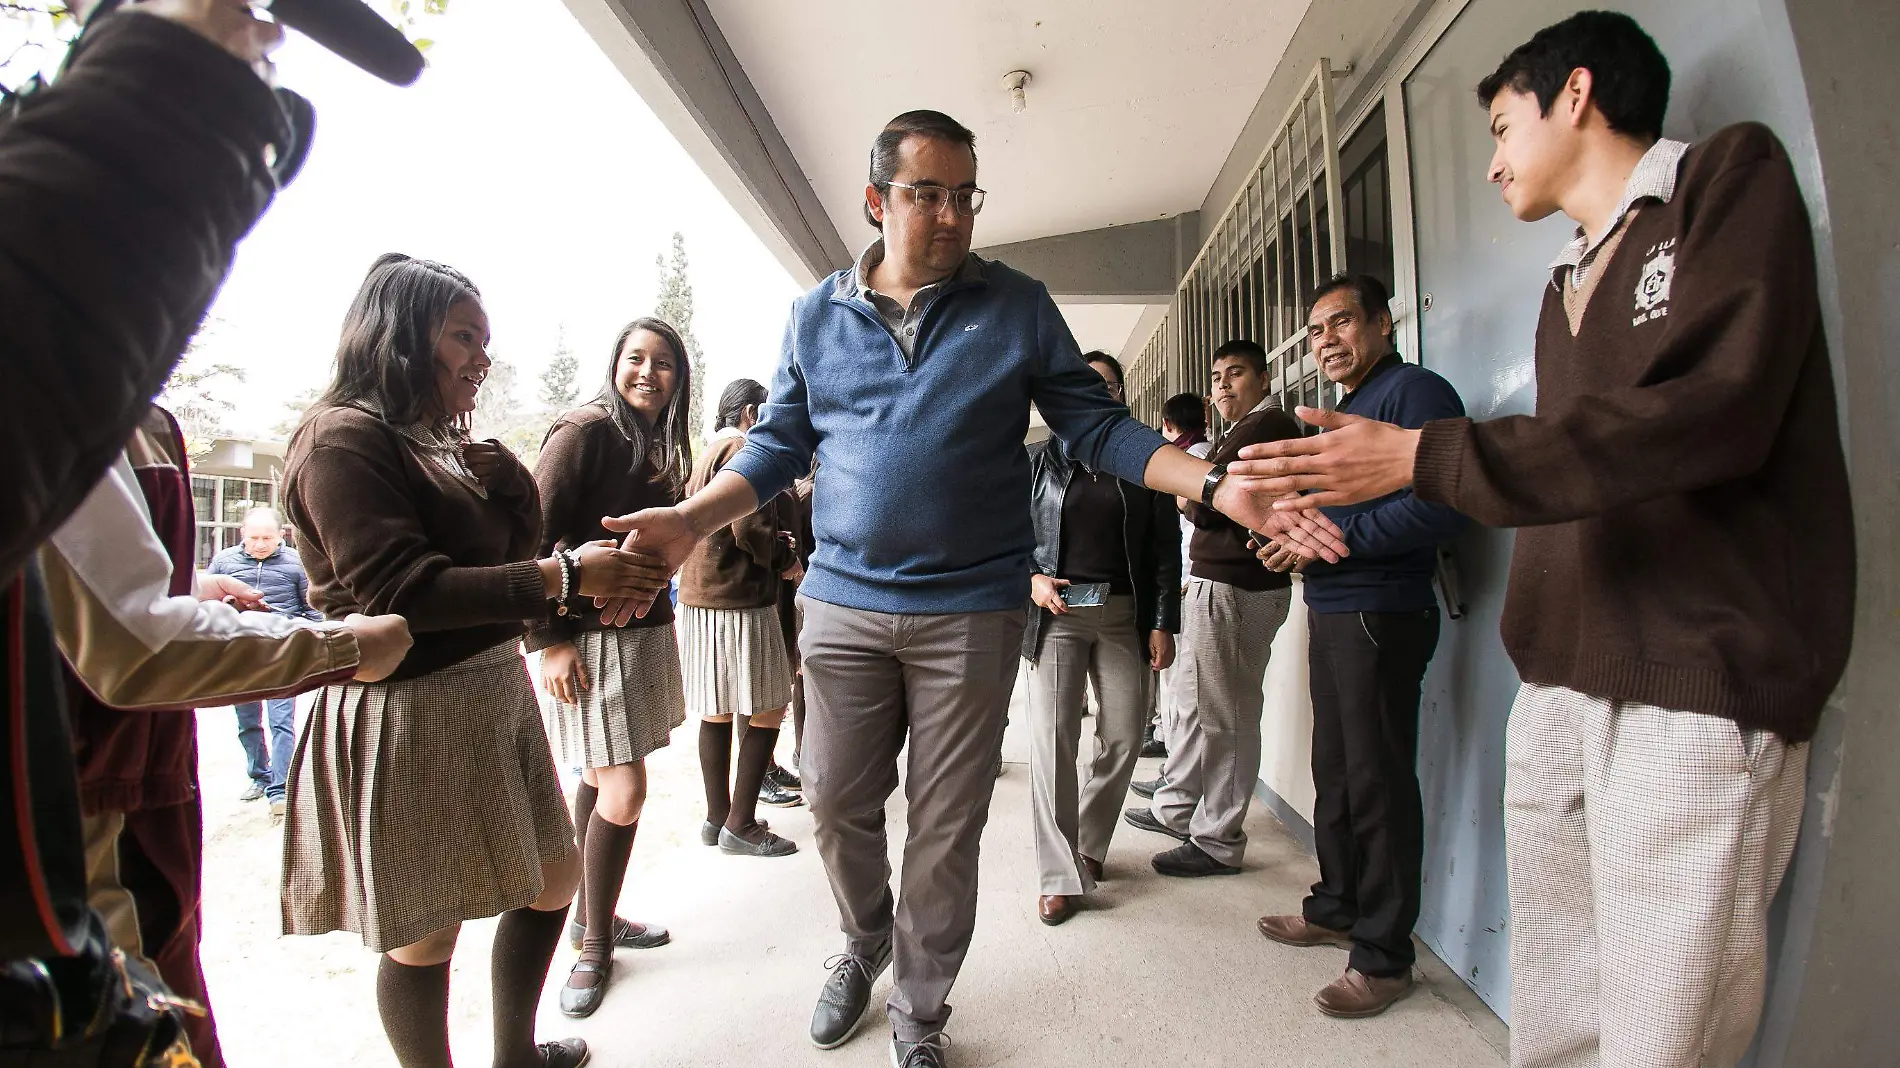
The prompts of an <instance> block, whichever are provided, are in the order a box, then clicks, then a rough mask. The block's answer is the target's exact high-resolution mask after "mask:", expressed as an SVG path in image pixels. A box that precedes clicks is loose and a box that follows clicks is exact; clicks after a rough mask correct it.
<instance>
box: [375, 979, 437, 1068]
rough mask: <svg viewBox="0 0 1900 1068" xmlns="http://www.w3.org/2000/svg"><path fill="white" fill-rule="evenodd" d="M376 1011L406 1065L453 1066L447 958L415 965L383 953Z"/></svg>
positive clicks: (404, 1067)
mask: <svg viewBox="0 0 1900 1068" xmlns="http://www.w3.org/2000/svg"><path fill="white" fill-rule="evenodd" d="M376 1011H377V1013H378V1014H380V1015H381V1016H382V1018H383V1034H385V1035H388V1036H389V1048H390V1049H392V1050H394V1051H395V1053H396V1063H397V1064H399V1065H402V1068H450V1060H449V965H448V962H447V961H444V962H442V963H441V964H424V965H421V966H416V965H409V964H399V963H397V962H396V961H395V959H394V958H392V957H390V956H389V955H388V954H384V955H383V959H382V963H380V964H378V965H377V967H376Z"/></svg>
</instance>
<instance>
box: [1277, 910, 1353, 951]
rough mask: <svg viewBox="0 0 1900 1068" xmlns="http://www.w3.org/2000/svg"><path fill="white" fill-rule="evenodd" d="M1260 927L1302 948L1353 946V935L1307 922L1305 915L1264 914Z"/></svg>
mask: <svg viewBox="0 0 1900 1068" xmlns="http://www.w3.org/2000/svg"><path fill="white" fill-rule="evenodd" d="M1259 927H1260V933H1261V934H1263V935H1266V936H1267V937H1268V938H1271V939H1273V940H1274V941H1275V942H1279V943H1281V944H1282V945H1288V946H1299V947H1300V948H1302V949H1305V948H1307V947H1309V946H1338V947H1339V948H1341V949H1351V948H1352V936H1351V935H1349V934H1347V933H1346V932H1344V931H1335V930H1333V929H1332V928H1330V927H1321V926H1320V925H1319V924H1317V923H1307V922H1306V917H1304V916H1262V917H1260V923H1259Z"/></svg>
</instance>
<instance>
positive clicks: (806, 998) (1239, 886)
mask: <svg viewBox="0 0 1900 1068" xmlns="http://www.w3.org/2000/svg"><path fill="white" fill-rule="evenodd" d="M1021 698H1022V694H1021V687H1020V686H1019V687H1018V693H1017V706H1018V707H1017V709H1016V712H1015V714H1014V715H1013V716H1012V722H1013V724H1014V726H1012V728H1011V730H1010V732H1009V735H1008V737H1007V739H1006V741H1005V745H1004V756H1005V759H1006V760H1007V761H1008V762H1009V763H1008V769H1007V771H1006V773H1005V775H1004V776H1003V778H1002V779H1000V780H998V782H997V786H996V796H995V802H994V805H993V807H992V809H991V820H990V823H989V827H988V830H987V832H986V833H985V836H984V842H983V845H984V850H983V860H982V892H981V903H980V906H979V912H978V922H977V931H976V938H975V942H974V944H973V945H972V946H971V949H970V954H969V958H968V960H967V961H966V963H965V965H964V968H963V973H962V976H961V979H960V980H959V982H958V985H957V988H956V991H955V992H954V994H953V995H952V1002H953V1004H954V1005H955V1007H956V1013H955V1016H954V1018H953V1019H952V1020H951V1022H950V1025H949V1027H948V1031H949V1033H950V1035H951V1037H952V1039H953V1041H954V1043H955V1044H954V1047H953V1050H952V1055H951V1063H952V1064H954V1065H957V1066H959V1068H976V1066H979V1065H984V1066H987V1065H1028V1066H1036V1068H1059V1066H1066V1065H1097V1064H1101V1065H1143V1066H1149V1065H1169V1066H1173V1065H1225V1064H1247V1065H1259V1066H1301V1068H1306V1066H1314V1068H1318V1066H1326V1068H1350V1066H1359V1065H1405V1066H1407V1068H1492V1066H1497V1065H1502V1064H1504V1062H1505V1057H1504V1049H1505V1034H1504V1029H1503V1026H1502V1025H1501V1024H1500V1023H1499V1022H1498V1021H1497V1019H1496V1017H1495V1016H1492V1015H1491V1014H1490V1013H1489V1012H1487V1011H1486V1010H1485V1009H1484V1007H1483V1005H1482V1004H1481V1003H1479V1002H1478V1001H1477V999H1476V998H1475V997H1474V996H1473V995H1471V994H1470V992H1469V991H1468V990H1467V989H1466V988H1465V987H1464V986H1463V984H1462V983H1460V982H1459V981H1458V980H1457V979H1456V978H1455V977H1454V976H1453V975H1452V974H1451V973H1450V972H1449V971H1447V970H1446V969H1445V968H1444V967H1443V966H1442V965H1440V964H1438V963H1437V961H1436V960H1435V959H1431V958H1430V957H1429V955H1426V957H1425V958H1424V959H1423V960H1422V963H1421V967H1420V971H1421V974H1422V976H1423V980H1424V981H1423V983H1422V985H1421V988H1420V989H1419V990H1418V991H1417V992H1416V993H1415V994H1413V995H1412V996H1411V997H1410V998H1408V999H1406V1000H1405V1001H1403V1002H1401V1003H1399V1004H1398V1005H1397V1006H1396V1007H1394V1008H1393V1009H1392V1010H1391V1011H1389V1012H1388V1013H1386V1014H1385V1015H1384V1016H1381V1017H1378V1018H1376V1019H1372V1020H1365V1021H1355V1022H1347V1021H1339V1020H1332V1019H1328V1018H1327V1017H1324V1016H1322V1015H1320V1014H1319V1013H1318V1011H1316V1010H1315V1009H1314V1008H1313V1005H1312V1001H1311V998H1312V995H1313V993H1314V992H1315V991H1317V990H1318V989H1319V988H1320V987H1321V986H1324V985H1325V984H1326V983H1328V982H1330V981H1331V980H1332V979H1334V978H1335V977H1337V976H1338V974H1339V972H1340V970H1341V969H1342V968H1344V966H1345V954H1344V952H1342V951H1340V950H1336V949H1309V950H1295V949H1289V948H1286V947H1283V946H1279V945H1276V944H1274V943H1271V942H1268V941H1266V940H1265V939H1263V938H1261V937H1260V936H1259V935H1258V934H1257V933H1256V932H1255V931H1254V927H1253V924H1254V919H1255V918H1256V917H1257V916H1259V915H1261V914H1262V913H1265V912H1284V911H1291V910H1295V909H1297V908H1298V905H1299V901H1300V898H1301V896H1302V895H1303V894H1304V893H1305V889H1306V887H1307V885H1308V884H1309V883H1311V882H1312V881H1313V879H1314V878H1315V877H1316V874H1317V873H1316V869H1315V866H1314V864H1313V862H1312V861H1311V860H1310V859H1309V858H1308V857H1307V856H1305V855H1304V854H1303V853H1302V851H1301V850H1300V848H1299V846H1298V845H1297V844H1296V843H1295V841H1294V840H1293V839H1292V838H1291V837H1290V836H1289V835H1287V834H1286V832H1285V831H1284V830H1283V829H1282V828H1281V827H1280V825H1279V824H1278V823H1276V822H1275V821H1274V820H1273V818H1272V817H1271V816H1269V815H1267V814H1265V813H1264V812H1263V811H1262V810H1261V808H1260V807H1259V806H1256V807H1255V808H1254V812H1253V815H1252V816H1251V818H1250V821H1249V826H1248V831H1249V835H1250V837H1251V838H1252V842H1251V845H1250V847H1249V850H1248V855H1247V860H1246V864H1245V868H1246V870H1245V872H1244V873H1243V874H1241V875H1239V876H1237V877H1232V878H1218V879H1202V880H1178V879H1166V878H1162V877H1161V876H1158V875H1156V874H1155V873H1154V871H1153V870H1152V869H1151V868H1150V867H1149V866H1148V863H1147V858H1148V856H1149V855H1150V854H1152V853H1153V852H1155V851H1157V850H1160V849H1163V848H1166V847H1169V846H1171V845H1172V844H1173V843H1172V842H1171V841H1170V840H1168V839H1165V838H1161V837H1159V836H1156V835H1151V834H1147V833H1144V832H1141V831H1137V830H1134V829H1132V828H1129V827H1126V826H1123V827H1121V828H1120V829H1119V830H1118V831H1117V833H1116V836H1115V841H1114V845H1113V847H1112V849H1111V850H1110V853H1109V856H1108V858H1107V863H1108V873H1109V881H1108V882H1107V883H1106V884H1105V885H1104V886H1103V887H1102V888H1101V889H1100V890H1098V892H1097V893H1096V894H1095V895H1094V896H1093V897H1092V898H1091V906H1092V907H1091V908H1090V910H1089V911H1086V912H1084V913H1082V914H1081V915H1079V916H1077V917H1076V918H1075V919H1073V920H1071V921H1070V922H1069V923H1067V924H1066V925H1064V926H1062V927H1059V928H1049V927H1045V926H1043V925H1042V924H1041V923H1039V922H1038V921H1037V918H1036V912H1035V891H1036V883H1035V865H1034V853H1033V849H1032V846H1031V840H1030V829H1029V794H1028V778H1029V774H1028V767H1027V763H1026V762H1027V760H1028V753H1029V749H1028V740H1027V738H1026V737H1025V736H1024V733H1023V730H1022V724H1023V722H1024V721H1025V716H1024V715H1023V714H1022V712H1021V707H1020V706H1021ZM231 723H232V720H231V719H230V716H229V713H228V712H227V711H226V710H222V709H210V710H206V711H205V712H204V713H203V714H202V716H201V726H200V740H201V749H202V750H203V753H204V769H203V780H204V782H205V784H206V808H207V813H206V821H207V827H206V832H207V843H208V845H207V853H208V856H207V872H206V876H207V886H206V890H207V892H206V903H205V921H206V936H205V966H206V971H207V974H208V977H209V981H210V984H211V990H212V996H213V999H214V1006H215V1009H216V1011H217V1015H218V1019H219V1029H220V1033H221V1036H222V1038H223V1042H224V1045H225V1050H226V1055H227V1061H228V1063H230V1064H231V1065H233V1066H234V1068H248V1066H251V1065H258V1066H263V1065H270V1066H273V1068H282V1066H286V1065H291V1066H295V1065H339V1064H349V1065H352V1066H356V1068H370V1066H385V1065H393V1063H394V1060H393V1058H392V1057H391V1055H390V1053H389V1050H388V1047H387V1045H386V1044H385V1043H384V1040H383V1037H382V1033H381V1030H380V1028H379V1026H378V1023H377V1017H376V1012H375V1002H374V976H375V968H376V957H375V956H374V955H373V954H370V953H368V952H367V951H365V950H364V949H363V948H362V947H361V944H360V943H358V942H356V941H355V940H354V939H353V938H351V937H350V936H347V935H331V936H326V937H323V938H302V939H291V938H283V937H279V936H278V935H277V934H276V931H277V926H276V907H275V906H276V874H277V851H278V849H280V848H281V846H280V844H279V840H278V835H277V834H276V833H275V832H274V831H273V829H272V828H271V827H270V826H269V822H268V819H267V817H266V814H265V813H264V811H263V805H262V803H261V802H260V803H254V804H250V805H241V804H239V803H238V802H236V801H235V800H233V799H234V798H235V796H236V795H237V793H238V792H239V791H240V790H241V789H242V788H243V774H242V764H241V756H240V754H239V752H238V747H237V743H236V741H235V739H234V738H233V737H232V733H233V729H232V727H231ZM694 730H695V727H694V725H693V724H690V723H689V724H687V725H686V726H685V727H682V728H681V729H680V730H679V731H676V732H675V734H674V744H673V745H672V746H671V747H669V748H667V749H664V750H661V751H660V752H659V753H657V754H655V755H654V756H653V757H652V758H651V759H650V760H649V769H650V771H651V779H652V798H651V800H650V801H649V803H648V806H647V810H646V815H645V818H644V819H643V820H642V826H641V829H640V835H639V838H638V840H637V842H636V844H635V847H634V856H633V863H632V867H631V870H630V871H629V874H628V878H627V887H626V890H625V892H624V894H623V895H622V907H621V912H622V914H623V915H626V916H628V917H630V918H633V919H640V920H652V921H654V922H657V923H661V924H664V925H665V926H667V927H668V928H670V929H671V930H672V932H673V937H674V941H673V944H672V945H670V946H667V947H664V948H661V949H657V950H647V951H628V950H623V951H621V953H620V955H619V959H618V961H617V964H616V972H615V980H614V989H613V992H612V993H611V995H610V996H609V998H608V1001H607V1003H606V1005H605V1006H604V1007H603V1008H602V1009H601V1010H600V1012H599V1013H598V1014H596V1015H595V1016H594V1017H593V1018H592V1019H589V1020H585V1021H570V1020H567V1019H566V1018H564V1017H562V1016H561V1015H560V1014H559V1013H558V1012H557V1011H555V1009H554V1008H553V1000H554V996H553V990H554V988H555V987H556V986H557V985H559V983H560V982H561V981H562V979H563V978H564V977H565V975H566V971H567V967H568V965H569V964H571V963H572V961H573V957H574V954H573V953H572V952H571V951H569V950H568V949H567V948H566V947H565V945H564V946H563V947H562V949H561V951H560V954H559V955H558V956H557V957H556V960H555V970H554V974H553V975H552V976H551V977H550V980H549V989H548V993H547V996H546V997H545V998H544V1000H543V1006H542V1013H541V1031H542V1034H543V1035H544V1036H556V1035H570V1034H579V1035H582V1036H584V1037H586V1038H587V1040H588V1041H589V1043H591V1044H592V1046H593V1048H594V1051H595V1057H594V1061H593V1063H594V1064H595V1065H598V1066H601V1068H620V1066H627V1068H632V1066H641V1068H658V1066H681V1068H685V1066H694V1068H700V1066H707V1068H710V1066H725V1065H740V1064H746V1065H750V1064H770V1065H813V1066H820V1065H822V1066H827V1068H850V1066H854V1065H855V1066H860V1068H869V1066H871V1065H882V1064H888V1063H889V1060H888V1030H887V1029H886V1028H885V1026H884V1021H883V1018H882V1005H883V999H884V997H885V995H886V994H887V993H888V991H889V986H890V979H889V976H888V975H887V976H886V977H885V978H884V979H883V980H881V981H880V982H879V984H878V987H877V990H876V992H875V994H874V996H873V1010H872V1012H871V1013H869V1014H867V1017H866V1022H865V1024H864V1026H863V1027H862V1029H861V1030H860V1031H859V1033H858V1035H857V1036H856V1037H854V1038H853V1039H852V1041H851V1042H849V1043H848V1044H846V1045H845V1046H844V1047H842V1048H840V1049H838V1050H834V1051H831V1052H823V1051H819V1050H816V1049H814V1048H812V1047H811V1045H810V1044H809V1042H808V1041H807V1039H806V1037H805V1033H806V1027H807V1024H808V1022H809V1019H810V1012H811V1007H812V1003H813V1000H814V999H815V998H816V996H817V993H818V990H819V987H820V986H821V985H822V984H823V982H824V980H825V977H826V972H825V970H824V967H823V963H824V960H825V958H826V957H828V956H830V955H831V954H833V953H835V952H837V951H838V950H839V949H840V948H841V936H840V935H839V934H838V932H837V913H836V911H835V909H834V906H833V904H832V900H831V896H830V893H829V890H828V888H827V885H826V882H825V877H824V870H823V867H822V865H821V864H820V863H819V860H818V856H817V853H816V851H815V850H813V849H812V848H811V846H810V843H811V840H812V829H811V816H810V814H809V812H808V811H807V810H806V809H803V808H799V809H792V810H786V811H774V812H772V813H771V815H770V819H771V820H772V822H773V825H774V827H775V829H776V830H778V831H779V832H780V833H782V834H785V835H786V836H787V837H790V838H791V839H793V840H794V841H796V842H798V843H800V845H801V846H803V847H804V850H803V851H802V852H800V853H799V854H798V855H796V856H794V857H790V858H786V859H780V860H757V859H751V858H740V857H727V856H724V855H721V854H720V853H719V852H718V851H717V850H713V849H706V848H703V847H701V846H700V845H699V844H698V839H697V829H698V825H699V820H700V819H701V818H702V816H701V815H700V807H701V804H702V802H701V791H700V786H699V774H698V765H697V760H696V757H695V753H694V733H693V732H694ZM786 751H789V745H788V746H787V750H786ZM1155 763H1156V762H1154V761H1143V762H1142V766H1141V769H1140V771H1139V772H1138V773H1137V774H1138V776H1139V777H1143V778H1146V777H1149V776H1152V775H1153V774H1154V772H1155V768H1154V764H1155ZM1130 803H1131V804H1132V803H1135V800H1134V799H1131V802H1130ZM891 817H892V827H891V837H892V841H893V843H894V844H901V842H902V840H903V835H904V830H903V818H904V805H903V799H902V796H901V793H900V795H899V796H898V797H897V798H894V799H893V805H892V809H891ZM894 862H895V861H894ZM493 926H494V925H493V923H492V921H491V922H483V923H474V924H469V925H467V927H466V928H465V930H464V932H463V936H462V944H461V947H460V950H461V951H460V952H459V953H458V956H457V961H456V965H455V969H454V973H453V976H454V978H453V984H454V991H453V994H452V1004H451V1026H452V1031H453V1040H454V1043H455V1048H456V1052H457V1060H458V1062H459V1063H461V1064H463V1065H465V1066H470V1065H479V1064H484V1063H486V1061H487V1059H488V1054H489V1049H490V1045H489V1036H488V1019H489V1016H488V1006H487V989H488V982H487V980H488V976H487V948H488V942H489V940H490V938H491V937H492V932H493Z"/></svg>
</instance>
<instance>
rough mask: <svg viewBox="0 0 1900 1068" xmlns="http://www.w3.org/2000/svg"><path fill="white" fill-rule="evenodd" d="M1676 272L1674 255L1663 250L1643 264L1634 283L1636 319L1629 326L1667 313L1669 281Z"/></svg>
mask: <svg viewBox="0 0 1900 1068" xmlns="http://www.w3.org/2000/svg"><path fill="white" fill-rule="evenodd" d="M1675 273H1676V257H1675V255H1674V254H1673V253H1670V252H1667V251H1663V252H1658V253H1656V254H1655V255H1654V256H1652V257H1650V260H1649V262H1648V263H1645V264H1643V277H1642V278H1641V279H1640V280H1639V281H1637V283H1636V312H1637V315H1636V319H1635V321H1634V322H1632V323H1631V324H1630V325H1631V326H1637V325H1640V324H1642V323H1644V322H1647V321H1649V320H1650V319H1660V318H1662V317H1663V316H1665V315H1668V314H1669V309H1668V307H1666V305H1667V304H1668V303H1669V281H1670V279H1671V278H1672V277H1673V276H1674V275H1675Z"/></svg>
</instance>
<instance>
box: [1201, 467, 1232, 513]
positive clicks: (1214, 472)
mask: <svg viewBox="0 0 1900 1068" xmlns="http://www.w3.org/2000/svg"><path fill="white" fill-rule="evenodd" d="M1226 480H1227V465H1226V464H1215V465H1214V466H1213V467H1210V468H1208V469H1207V477H1206V478H1205V479H1203V480H1202V481H1201V503H1202V504H1204V505H1206V506H1207V507H1209V508H1212V507H1214V491H1215V490H1217V489H1219V488H1220V484H1221V483H1222V482H1225V481H1226Z"/></svg>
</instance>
